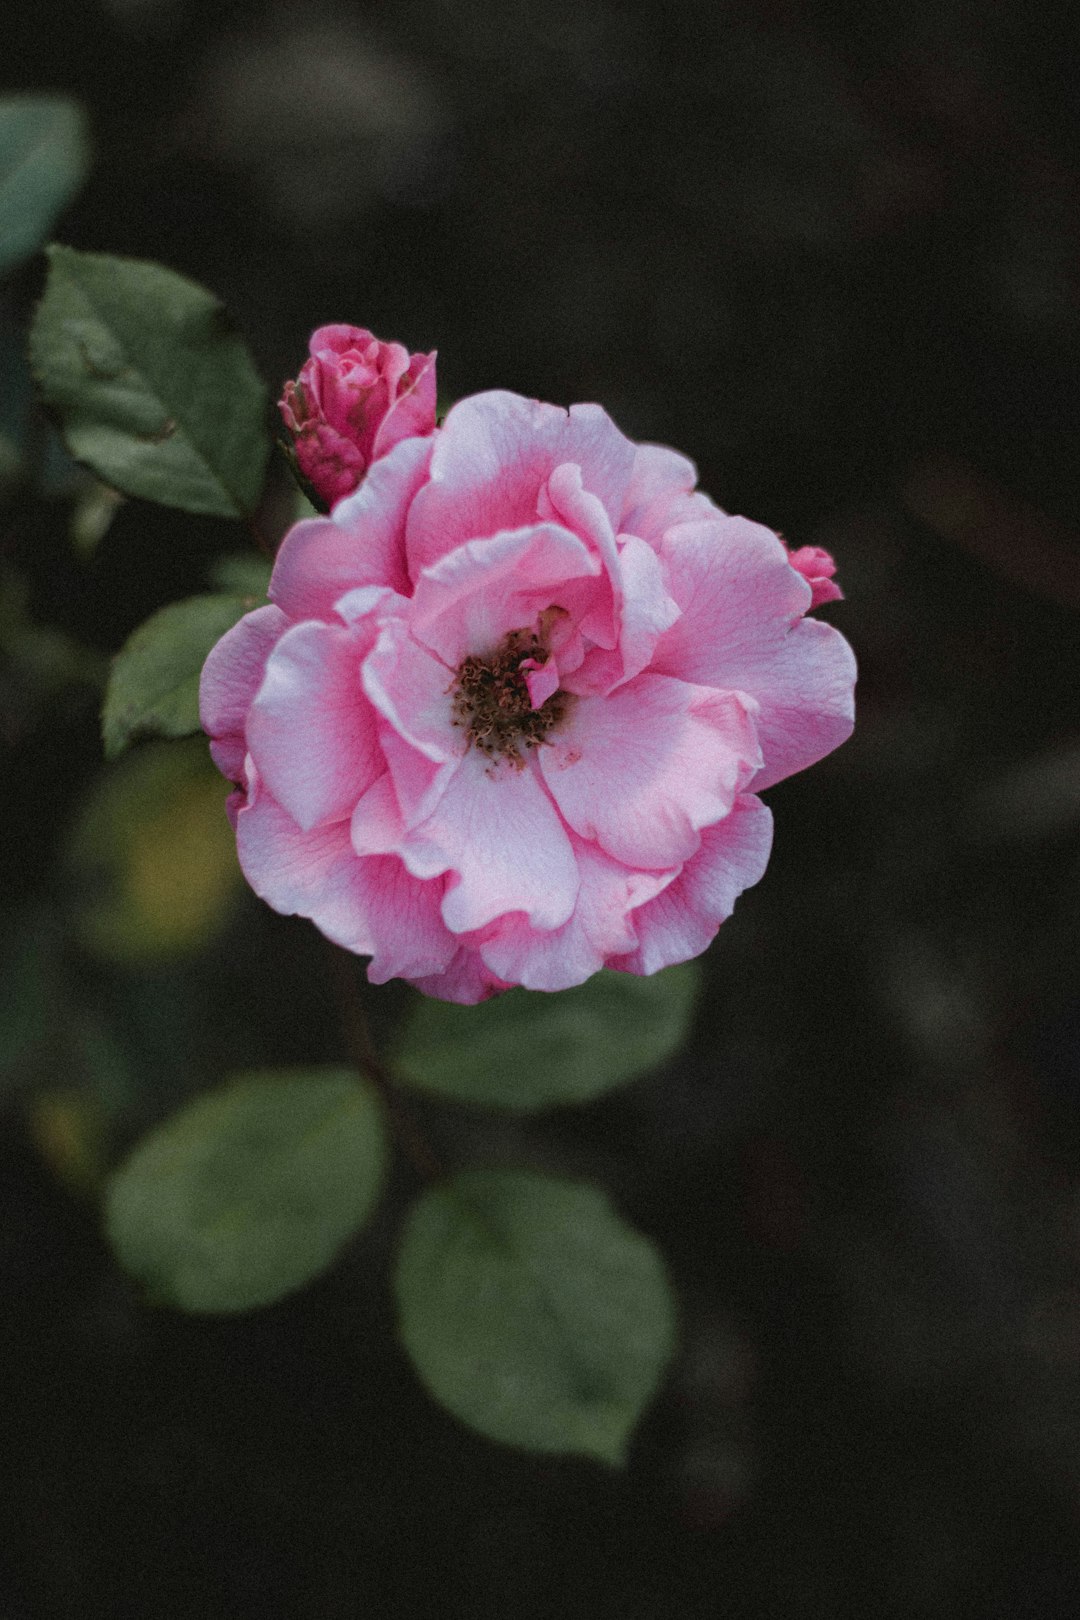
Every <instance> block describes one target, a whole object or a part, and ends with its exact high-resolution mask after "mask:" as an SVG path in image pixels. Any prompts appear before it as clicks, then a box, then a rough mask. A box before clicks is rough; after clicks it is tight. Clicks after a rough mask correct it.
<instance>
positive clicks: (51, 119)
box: [0, 96, 90, 275]
mask: <svg viewBox="0 0 1080 1620" xmlns="http://www.w3.org/2000/svg"><path fill="white" fill-rule="evenodd" d="M89 163H90V143H89V140H88V137H87V132H86V119H85V117H84V115H83V111H82V108H81V107H80V106H79V105H78V103H77V102H74V101H69V100H68V98H67V97H66V96H4V97H2V98H0V275H2V274H3V273H4V272H5V271H6V270H8V269H10V268H11V267H12V266H13V265H16V264H18V263H19V261H20V260H21V259H25V258H27V257H28V256H29V255H30V254H31V253H33V252H35V251H36V249H37V248H39V247H40V246H41V244H42V242H43V241H44V240H45V238H46V237H47V236H48V234H49V232H50V231H51V230H52V228H53V225H54V224H55V222H56V220H57V218H58V216H59V215H60V213H61V211H62V210H63V208H64V207H65V206H66V204H67V203H68V202H70V200H71V198H72V197H73V196H74V195H75V192H76V191H77V190H78V189H79V186H80V185H81V184H82V182H83V179H84V177H85V175H86V171H87V168H88V167H89Z"/></svg>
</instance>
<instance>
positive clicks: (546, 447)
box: [408, 390, 634, 578]
mask: <svg viewBox="0 0 1080 1620" xmlns="http://www.w3.org/2000/svg"><path fill="white" fill-rule="evenodd" d="M562 462H574V463H576V465H577V466H579V467H580V468H581V472H582V478H583V480H584V487H585V488H586V489H587V490H589V491H590V492H591V493H592V494H594V495H596V496H598V497H599V499H600V501H601V502H602V504H603V506H604V509H605V511H606V512H607V515H608V519H609V521H610V522H611V523H612V525H615V524H617V523H618V520H619V517H620V515H621V513H622V509H623V503H624V497H625V492H626V488H627V485H628V483H629V480H630V475H631V472H632V469H633V464H634V446H633V445H632V444H631V443H630V441H629V440H628V439H625V438H624V437H623V435H622V434H621V433H620V432H619V430H618V428H617V427H616V426H615V424H614V422H612V420H611V418H610V417H609V416H608V415H607V414H606V413H605V412H604V411H602V410H601V409H600V407H599V405H574V406H572V407H571V409H570V410H569V411H564V410H562V409H561V408H560V407H559V406H557V405H542V404H540V403H539V401H537V400H532V399H522V398H521V397H520V395H518V394H511V393H507V392H504V391H501V390H495V391H492V392H491V393H486V394H475V395H473V396H472V398H470V399H463V400H461V401H459V403H458V404H457V405H455V406H454V407H453V409H452V410H451V411H450V412H449V413H448V415H447V417H446V420H445V422H444V423H443V425H442V428H441V429H440V431H439V434H438V438H437V441H436V443H435V448H434V451H433V454H432V459H431V479H430V482H429V483H428V484H427V485H426V486H425V487H424V489H423V490H421V492H420V493H419V495H418V496H417V498H416V500H415V502H414V503H413V506H412V508H411V510H410V513H409V523H408V555H409V566H410V570H411V572H412V575H413V577H414V578H415V577H416V575H418V574H419V573H420V571H421V569H423V568H427V567H429V566H430V565H431V564H432V563H433V562H436V561H437V560H438V558H440V557H442V556H445V554H446V553H447V552H448V551H452V550H454V548H455V547H457V546H459V545H462V544H463V543H464V542H465V541H467V540H475V539H476V538H477V537H478V536H480V535H485V534H488V535H490V534H498V533H499V532H500V531H502V530H504V529H518V528H521V527H523V526H524V525H525V524H529V523H533V522H535V520H536V518H537V516H538V514H539V508H538V504H537V503H538V500H539V496H540V491H541V490H542V489H543V487H544V485H545V484H546V483H547V481H548V478H549V477H550V476H551V473H552V472H553V470H554V469H555V468H556V467H557V466H559V465H560V463H562Z"/></svg>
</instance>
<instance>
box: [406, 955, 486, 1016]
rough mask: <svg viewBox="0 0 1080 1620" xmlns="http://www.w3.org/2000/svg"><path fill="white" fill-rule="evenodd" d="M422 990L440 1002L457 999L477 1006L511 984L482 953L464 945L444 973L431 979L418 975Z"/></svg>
mask: <svg viewBox="0 0 1080 1620" xmlns="http://www.w3.org/2000/svg"><path fill="white" fill-rule="evenodd" d="M412 982H413V984H415V986H416V988H417V989H418V990H422V991H423V993H424V995H425V996H437V997H438V998H439V1000H440V1001H456V1002H459V1003H460V1004H461V1005H462V1006H465V1007H475V1006H476V1004H477V1002H480V1001H488V1000H490V998H491V997H492V996H494V995H498V993H499V991H500V990H509V989H510V986H509V985H508V984H504V983H503V981H502V980H501V979H498V978H496V976H495V975H494V974H493V973H492V972H491V970H490V969H489V968H487V967H485V965H484V963H483V962H482V961H481V959H480V957H479V955H478V954H477V952H476V951H475V950H473V949H472V948H471V947H470V946H467V945H463V946H461V947H460V948H459V950H458V953H457V955H456V956H455V957H454V958H453V960H452V961H451V963H450V965H449V967H448V968H447V969H446V970H445V972H443V973H437V974H433V975H432V976H431V977H428V978H420V977H417V978H414V979H413V981H412Z"/></svg>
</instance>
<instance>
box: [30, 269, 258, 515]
mask: <svg viewBox="0 0 1080 1620" xmlns="http://www.w3.org/2000/svg"><path fill="white" fill-rule="evenodd" d="M47 252H48V256H49V277H48V281H47V283H46V286H45V294H44V297H43V298H42V300H41V303H40V304H39V305H38V309H37V313H36V315H35V317H34V324H33V327H32V330H31V334H30V359H31V364H32V366H33V370H34V375H35V376H36V377H37V379H38V382H39V384H40V386H41V390H42V394H43V396H44V398H45V401H46V403H47V404H49V405H51V406H53V407H54V408H55V409H56V410H57V411H58V412H59V415H60V418H61V421H62V423H63V428H64V435H65V438H66V440H67V444H68V448H69V449H70V450H71V452H72V454H73V455H74V456H75V457H76V459H77V460H79V461H83V462H86V463H87V464H88V465H89V466H90V467H92V468H93V469H94V471H95V472H96V473H97V474H98V475H99V477H101V478H103V479H104V480H105V481H106V483H109V484H112V485H114V486H115V487H116V488H117V489H121V490H123V491H124V493H125V494H127V495H140V496H142V497H143V498H144V499H146V500H151V501H159V502H161V504H162V505H164V506H178V507H180V508H182V510H184V511H185V512H210V513H214V514H216V515H217V516H219V517H242V516H245V515H247V514H250V513H251V512H253V511H254V509H255V506H256V505H257V503H258V500H259V496H260V493H261V491H262V483H263V474H264V472H265V469H266V459H267V456H268V454H269V449H270V438H269V435H268V433H267V430H266V423H265V412H266V391H265V389H264V388H263V385H262V382H261V381H260V379H259V376H258V374H257V372H256V370H255V366H254V364H253V362H252V359H251V356H250V354H249V353H248V350H247V346H246V345H245V343H244V342H243V339H242V338H240V337H239V336H238V335H237V333H236V332H234V330H233V328H232V325H231V323H230V321H229V318H228V316H227V315H226V313H225V310H224V309H223V307H222V305H221V304H220V303H219V302H218V300H217V299H216V298H215V297H214V296H213V294H212V293H209V292H207V291H206V290H205V288H203V287H199V286H197V285H196V284H195V283H194V282H192V281H188V280H187V279H186V278H185V277H184V276H178V275H177V274H176V273H175V272H174V271H172V270H166V269H165V268H164V266H162V265H158V264H149V263H143V262H141V261H139V260H135V259H115V258H111V257H109V256H108V255H106V254H101V253H78V252H76V251H75V249H73V248H68V247H59V246H57V245H55V244H54V245H53V246H52V247H50V248H48V249H47Z"/></svg>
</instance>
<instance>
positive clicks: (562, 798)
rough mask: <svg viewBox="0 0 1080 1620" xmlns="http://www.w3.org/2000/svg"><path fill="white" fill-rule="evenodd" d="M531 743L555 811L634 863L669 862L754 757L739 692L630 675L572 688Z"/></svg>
mask: <svg viewBox="0 0 1080 1620" xmlns="http://www.w3.org/2000/svg"><path fill="white" fill-rule="evenodd" d="M549 743H550V745H549V746H547V747H545V748H542V749H541V750H540V768H541V770H542V771H543V774H544V779H545V781H546V782H547V784H548V787H549V788H550V790H551V793H552V795H553V797H554V799H555V802H556V804H557V805H558V806H559V809H560V810H561V812H562V814H563V816H564V818H565V819H566V821H567V822H568V823H569V825H570V826H571V827H572V828H573V829H574V831H575V832H576V833H578V834H579V836H580V837H582V838H585V839H591V840H595V842H597V843H598V844H600V845H601V847H602V848H603V849H605V850H606V851H607V852H608V854H609V855H612V856H614V857H615V859H616V860H619V861H623V862H624V863H625V864H626V865H627V866H634V867H657V868H662V867H671V866H678V865H680V864H681V863H682V862H683V861H685V860H688V859H689V858H690V856H691V855H693V854H694V853H695V851H696V850H697V848H698V844H699V842H700V838H699V832H700V829H701V828H702V827H706V826H708V825H709V824H710V822H713V821H717V820H719V818H720V817H721V816H725V815H726V814H727V813H728V811H729V810H730V808H731V805H732V802H733V800H734V797H735V795H736V793H738V792H739V791H740V789H741V788H742V787H743V786H745V783H746V781H747V779H748V778H749V777H750V776H752V774H753V772H754V771H755V770H756V769H757V767H758V765H759V764H760V761H761V755H760V751H759V749H758V746H757V739H756V737H755V734H754V724H753V720H752V719H751V716H750V710H749V707H748V705H747V702H746V700H745V698H744V697H743V696H742V694H740V693H737V692H717V691H714V690H713V689H711V688H709V687H701V686H690V685H689V684H687V683H686V682H683V681H676V680H672V679H670V678H669V677H665V676H660V675H639V676H638V677H637V678H636V679H635V680H633V681H630V682H628V683H627V684H626V685H625V686H620V687H618V688H617V689H616V690H615V691H614V692H612V693H611V694H610V695H609V696H607V697H604V698H579V699H578V700H577V701H576V702H575V703H574V704H573V706H572V707H571V708H570V709H569V711H568V713H567V715H566V718H565V719H564V720H563V721H562V722H561V723H560V725H559V726H558V728H557V729H556V730H555V731H553V732H552V733H551V736H550V739H549Z"/></svg>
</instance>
